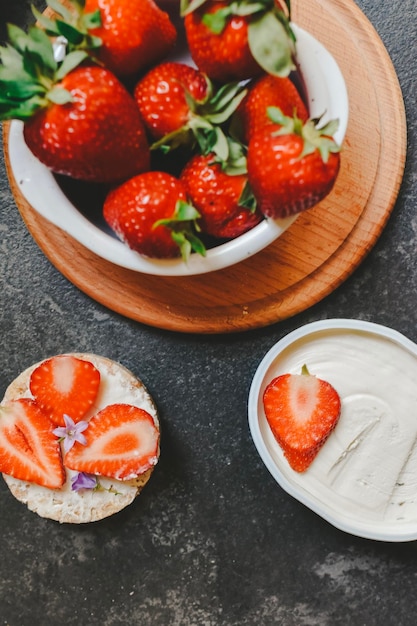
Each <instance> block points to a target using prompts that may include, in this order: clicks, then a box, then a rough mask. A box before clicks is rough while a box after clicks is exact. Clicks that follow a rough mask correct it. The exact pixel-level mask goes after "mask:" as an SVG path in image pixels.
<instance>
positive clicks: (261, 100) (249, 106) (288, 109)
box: [235, 74, 309, 145]
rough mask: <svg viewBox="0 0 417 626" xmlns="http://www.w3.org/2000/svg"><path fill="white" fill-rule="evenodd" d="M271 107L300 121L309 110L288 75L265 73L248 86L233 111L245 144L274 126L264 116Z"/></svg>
mask: <svg viewBox="0 0 417 626" xmlns="http://www.w3.org/2000/svg"><path fill="white" fill-rule="evenodd" d="M271 106H274V107H278V108H279V109H281V111H282V112H283V114H284V115H287V116H289V117H291V116H293V115H294V114H296V115H297V117H299V118H300V119H301V120H302V121H303V122H306V121H307V120H308V117H309V114H308V109H307V107H306V105H305V103H304V101H303V99H302V98H301V96H300V93H299V91H298V89H297V88H296V86H295V84H294V83H293V81H292V80H291V79H290V78H289V77H288V76H283V77H282V76H272V75H271V74H266V75H265V76H262V77H261V78H259V79H258V80H257V81H255V82H254V84H253V85H251V86H250V87H249V89H248V93H247V95H246V96H245V98H244V99H243V100H242V102H241V104H240V105H239V108H238V109H237V111H236V118H235V123H236V122H237V124H239V127H240V128H239V130H240V133H241V136H242V141H243V142H244V143H245V144H246V145H247V144H248V143H249V141H250V139H251V137H253V135H254V134H255V132H256V131H258V130H259V129H260V128H262V127H263V126H268V125H271V124H273V123H274V122H273V121H272V120H271V118H270V117H269V116H268V114H267V109H268V107H271Z"/></svg>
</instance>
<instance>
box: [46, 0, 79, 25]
mask: <svg viewBox="0 0 417 626" xmlns="http://www.w3.org/2000/svg"><path fill="white" fill-rule="evenodd" d="M46 4H47V5H48V6H49V7H50V8H51V9H52V10H53V11H55V13H58V15H60V16H61V17H62V18H63V19H64V20H66V21H67V22H71V21H72V19H73V16H74V14H73V13H72V12H71V11H70V10H69V9H67V8H66V7H64V5H63V4H62V3H61V2H60V1H59V0H47V2H46ZM73 4H75V3H73ZM78 4H79V3H78Z"/></svg>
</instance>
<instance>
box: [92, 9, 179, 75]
mask: <svg viewBox="0 0 417 626" xmlns="http://www.w3.org/2000/svg"><path fill="white" fill-rule="evenodd" d="M95 9H99V10H100V15H101V22H102V25H101V26H100V27H99V28H95V29H91V30H90V33H91V34H92V35H94V36H96V37H100V39H101V41H102V45H101V47H100V48H99V51H98V56H99V58H100V59H101V60H102V62H103V63H104V64H105V65H106V67H108V68H109V69H110V70H111V71H113V72H114V73H115V74H116V75H117V76H123V77H125V76H131V75H134V74H138V73H139V72H142V71H144V70H145V69H147V68H149V67H151V66H152V65H154V64H155V63H157V62H159V61H161V60H162V59H163V58H164V57H165V56H166V55H167V54H168V53H169V52H170V51H171V49H172V48H173V46H174V44H175V41H176V38H177V31H176V29H175V26H174V25H173V23H172V22H171V20H170V17H169V15H168V13H166V12H165V11H163V10H162V9H160V8H159V7H158V5H157V4H156V3H155V2H154V1H153V0H86V3H85V11H86V12H89V11H94V10H95Z"/></svg>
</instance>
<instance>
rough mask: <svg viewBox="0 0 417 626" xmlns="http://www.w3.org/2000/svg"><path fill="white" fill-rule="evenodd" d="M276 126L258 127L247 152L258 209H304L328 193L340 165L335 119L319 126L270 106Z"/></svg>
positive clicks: (275, 214)
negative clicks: (291, 116)
mask: <svg viewBox="0 0 417 626" xmlns="http://www.w3.org/2000/svg"><path fill="white" fill-rule="evenodd" d="M268 112H269V114H270V115H271V117H272V119H273V120H274V121H275V122H276V126H267V127H264V128H261V129H260V130H259V131H257V132H256V133H255V134H254V135H253V137H252V139H251V140H250V143H249V147H248V154H247V167H248V177H249V182H250V185H251V188H252V191H253V194H254V196H255V198H256V201H257V205H258V208H259V210H260V211H261V212H262V213H263V214H264V215H265V216H266V217H272V218H283V217H288V216H290V215H294V214H296V213H299V212H301V211H305V210H307V209H309V208H311V207H313V206H314V205H316V204H317V203H318V202H320V201H321V200H322V199H323V198H324V197H325V196H327V194H329V193H330V191H331V189H332V188H333V185H334V183H335V181H336V178H337V175H338V173H339V168H340V147H339V146H338V145H337V144H336V142H335V141H334V140H333V139H332V135H333V134H334V132H335V131H336V128H337V121H331V122H329V123H328V124H326V125H325V126H323V127H322V128H318V126H317V124H318V122H317V120H308V121H307V122H306V123H305V124H304V125H303V124H302V122H301V120H300V119H299V118H297V117H293V118H290V117H286V116H285V115H283V114H282V112H281V111H280V110H279V109H276V108H274V107H271V108H270V109H268Z"/></svg>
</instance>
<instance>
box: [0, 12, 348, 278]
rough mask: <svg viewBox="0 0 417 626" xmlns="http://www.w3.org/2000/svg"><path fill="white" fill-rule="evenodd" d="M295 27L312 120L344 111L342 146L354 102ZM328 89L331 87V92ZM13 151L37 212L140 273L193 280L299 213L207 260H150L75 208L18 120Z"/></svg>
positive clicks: (317, 48)
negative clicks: (313, 90) (27, 140)
mask: <svg viewBox="0 0 417 626" xmlns="http://www.w3.org/2000/svg"><path fill="white" fill-rule="evenodd" d="M292 26H293V29H294V32H295V34H296V37H297V46H298V47H297V56H298V57H300V68H301V69H302V70H303V68H305V69H304V71H303V79H304V81H305V82H306V86H307V90H309V89H310V91H311V88H312V85H314V86H315V88H316V90H317V93H315V97H314V98H313V99H312V100H311V102H310V108H311V116H312V117H321V116H323V117H322V121H323V123H325V121H326V119H327V117H329V118H330V117H332V115H333V116H334V114H333V112H335V111H338V112H339V111H340V112H341V115H339V128H338V130H337V133H336V134H335V139H336V141H337V142H338V143H339V144H342V142H343V140H344V137H345V134H346V130H347V124H348V118H349V100H348V93H347V87H346V83H345V81H344V78H343V75H342V73H341V71H340V68H339V66H338V64H337V62H336V60H335V59H334V57H333V56H332V55H331V53H330V52H329V51H328V50H327V48H325V47H324V45H323V44H322V43H321V42H319V41H318V40H317V39H315V38H314V37H313V36H312V35H311V34H310V33H308V32H307V31H306V30H304V29H302V28H300V27H298V26H297V25H296V24H293V25H292ZM177 60H178V59H177ZM179 60H181V59H179ZM182 60H183V61H185V62H187V60H185V59H182ZM323 67H325V68H326V76H327V80H324V71H323ZM328 85H331V89H329V88H328ZM8 152H9V155H8V156H9V161H10V168H11V172H12V174H13V177H14V179H15V182H16V185H17V187H18V189H19V191H20V193H21V194H22V195H23V197H24V198H25V200H26V201H27V202H28V203H29V204H30V206H31V207H32V208H33V209H34V210H35V211H36V212H37V213H38V214H40V215H41V216H42V217H44V218H45V219H47V220H48V221H49V222H51V223H52V224H53V225H54V226H57V227H58V228H60V229H61V230H63V231H64V232H65V233H66V234H68V235H69V236H71V237H73V238H74V239H75V240H76V241H77V242H78V243H80V244H82V245H83V246H84V247H86V248H87V249H89V250H90V251H91V252H93V253H94V254H96V255H97V256H99V257H101V258H102V259H104V260H106V261H109V262H110V263H112V264H114V265H117V266H120V267H123V268H125V269H128V270H133V271H136V272H140V273H145V274H151V275H156V276H167V277H168V276H192V275H197V274H205V273H209V272H213V271H216V270H221V269H225V268H227V267H230V266H232V265H235V264H237V263H239V262H240V261H243V260H245V259H248V258H249V257H251V256H252V255H254V254H256V253H258V252H260V251H261V250H263V249H264V248H266V247H267V246H268V245H270V244H271V243H273V242H274V241H275V240H276V239H277V238H279V237H280V236H281V235H282V234H283V233H284V232H285V231H286V230H287V229H288V228H289V227H290V226H291V225H292V224H293V223H294V222H295V220H296V219H297V217H298V215H295V216H291V217H288V218H285V219H279V220H272V219H270V218H266V219H264V220H262V222H261V223H260V224H258V225H257V226H255V227H254V228H252V229H251V230H250V231H248V232H246V233H244V234H243V235H240V236H239V237H236V238H235V239H231V240H229V241H227V242H225V243H221V244H220V245H218V246H215V247H213V248H211V249H209V250H208V251H207V254H206V256H205V257H202V256H201V255H199V254H197V253H192V254H191V256H190V259H189V260H188V261H187V262H184V261H183V260H182V259H150V258H147V257H145V256H142V255H140V254H139V253H138V252H135V251H134V250H131V249H130V248H129V247H128V246H127V245H126V244H125V243H123V242H122V241H121V240H120V239H118V238H117V237H116V236H115V235H114V234H113V233H111V234H109V233H107V232H105V231H104V230H102V229H101V228H100V227H99V226H97V225H96V224H94V223H93V222H92V221H90V220H89V219H88V218H87V217H85V216H84V215H83V214H82V213H81V212H80V211H79V210H78V209H77V208H76V207H75V206H74V205H73V204H72V202H71V201H70V200H69V199H68V197H67V196H66V195H65V193H64V192H63V190H62V189H61V188H60V186H59V185H58V183H57V182H56V180H55V177H54V175H53V174H52V172H51V171H50V170H49V169H48V168H47V167H45V166H44V165H43V164H42V163H40V162H39V161H38V160H37V159H36V157H35V156H34V155H33V154H32V153H31V152H30V151H29V149H28V147H27V146H26V144H25V141H24V138H23V122H20V121H17V120H13V121H12V122H11V124H10V132H9V138H8ZM58 207H59V210H58Z"/></svg>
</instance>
